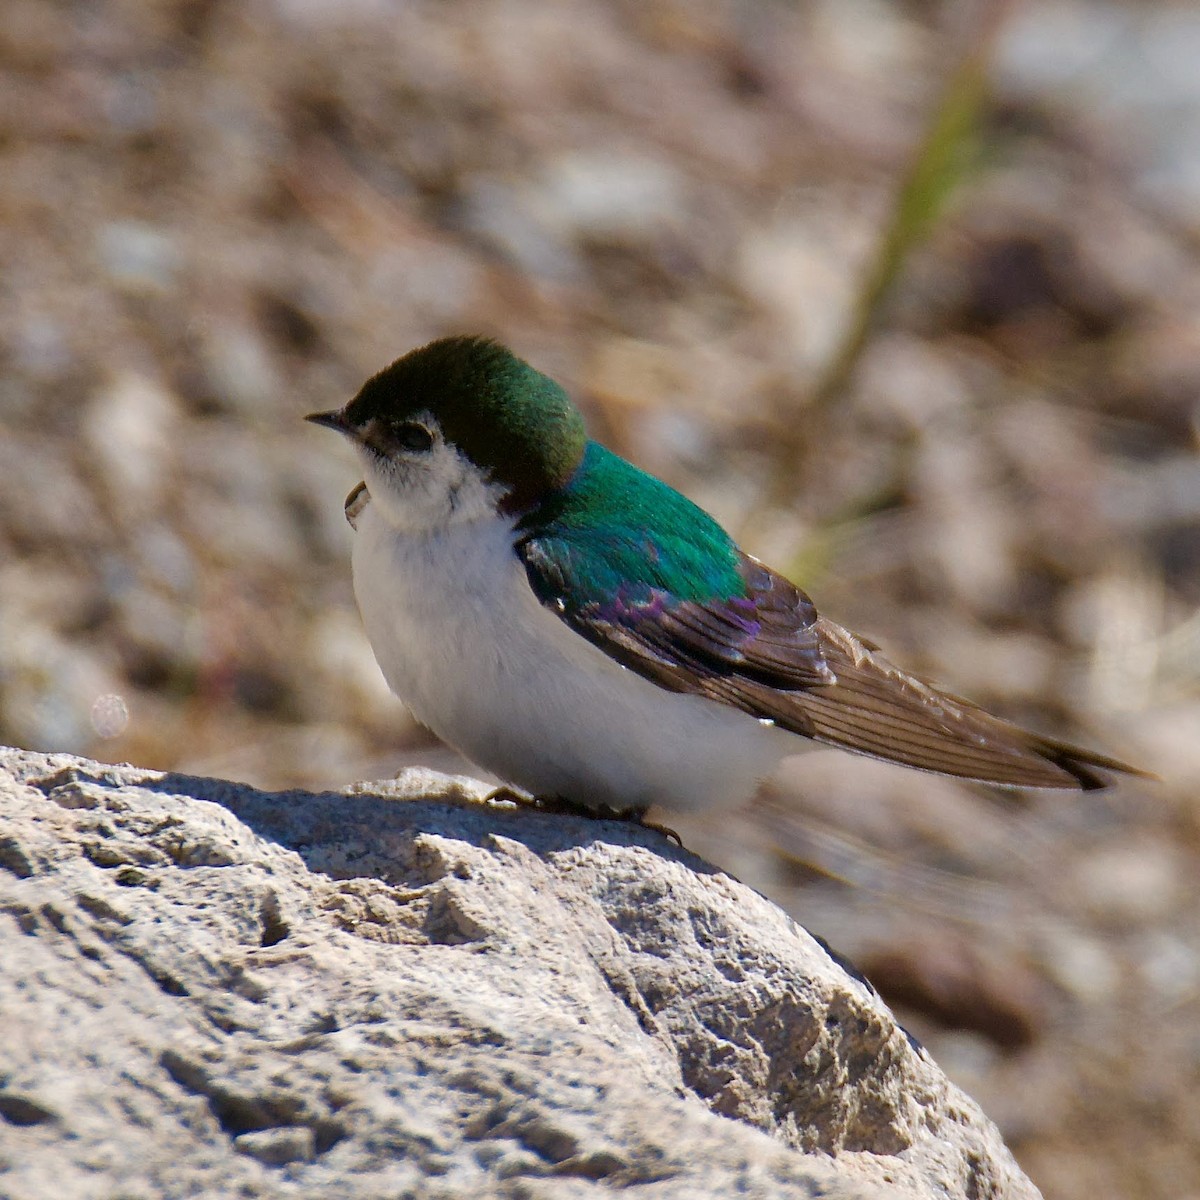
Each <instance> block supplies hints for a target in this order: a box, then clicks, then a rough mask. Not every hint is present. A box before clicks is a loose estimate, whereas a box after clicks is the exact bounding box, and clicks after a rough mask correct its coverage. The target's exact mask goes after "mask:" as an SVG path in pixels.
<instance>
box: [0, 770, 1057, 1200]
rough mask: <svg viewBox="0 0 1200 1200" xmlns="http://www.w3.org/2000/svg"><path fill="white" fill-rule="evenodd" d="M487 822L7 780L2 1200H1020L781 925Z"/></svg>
mask: <svg viewBox="0 0 1200 1200" xmlns="http://www.w3.org/2000/svg"><path fill="white" fill-rule="evenodd" d="M482 792H483V788H482V785H479V784H476V783H475V782H474V781H471V780H465V779H461V778H455V777H450V776H442V775H435V774H433V773H431V772H410V773H408V774H406V775H405V776H403V777H402V778H401V779H400V780H398V781H396V782H392V783H388V784H385V785H378V786H375V785H359V786H358V787H356V788H355V789H352V790H347V791H346V792H344V793H325V794H320V795H314V794H309V793H304V792H295V793H283V794H269V793H264V792H258V791H255V790H254V789H252V788H249V787H246V786H243V785H239V784H235V783H227V782H224V781H220V780H213V779H198V778H189V777H185V776H180V775H171V774H167V775H160V774H157V773H154V772H149V771H145V770H141V769H135V768H131V767H111V766H105V765H102V764H98V763H93V762H88V761H86V760H82V759H74V758H69V757H66V756H62V755H58V756H45V755H40V754H33V753H25V752H18V751H5V752H0V822H2V824H0V963H3V970H0V1028H2V1029H3V1037H2V1038H0V1194H2V1195H4V1196H5V1197H11V1198H12V1200H41V1198H44V1197H48V1196H54V1197H56V1198H57V1200H74V1198H76V1197H78V1198H81V1200H82V1198H91V1197H97V1198H99V1197H114V1196H118V1195H119V1196H122V1197H143V1196H144V1197H156V1198H157V1197H182V1196H200V1195H203V1196H235V1195H243V1196H247V1195H252V1196H256V1197H257V1196H266V1197H275V1196H280V1197H284V1196H316V1195H321V1196H333V1195H336V1196H339V1197H384V1196H386V1197H414V1198H415V1197H422V1198H425V1197H429V1198H433V1200H438V1198H449V1197H481V1196H496V1197H511V1198H514V1200H515V1198H517V1197H528V1198H532V1200H543V1198H544V1200H559V1198H564V1200H566V1198H574V1197H595V1196H601V1195H605V1194H608V1193H610V1192H613V1191H617V1190H621V1191H623V1192H628V1193H629V1194H630V1195H631V1196H638V1197H650V1198H654V1200H659V1198H674V1197H678V1198H679V1200H684V1198H687V1200H703V1198H705V1197H730V1196H743V1197H764V1198H766V1197H781V1198H785V1197H817V1196H821V1197H826V1198H828V1200H837V1198H841V1200H850V1198H864V1197H876V1196H889V1197H930V1198H932V1197H939V1198H943V1200H945V1198H954V1197H962V1198H964V1200H965V1198H966V1197H972V1198H985V1197H993V1198H999V1197H1004V1198H1006V1200H1008V1198H1011V1200H1016V1198H1025V1197H1036V1196H1037V1194H1038V1193H1037V1191H1036V1189H1035V1188H1034V1187H1033V1186H1032V1184H1030V1183H1029V1182H1028V1180H1027V1179H1025V1177H1024V1176H1023V1175H1022V1174H1021V1172H1020V1171H1019V1169H1018V1168H1017V1166H1016V1165H1015V1163H1014V1162H1013V1160H1012V1158H1011V1156H1010V1155H1009V1153H1008V1151H1007V1150H1006V1149H1005V1147H1004V1146H1003V1144H1002V1143H1001V1141H1000V1138H999V1135H998V1134H997V1132H996V1130H995V1128H994V1127H993V1126H992V1125H991V1123H990V1122H989V1121H988V1120H987V1119H986V1118H985V1117H984V1116H983V1114H982V1113H981V1112H980V1111H979V1109H978V1108H977V1107H976V1106H975V1104H974V1103H973V1102H972V1101H971V1100H969V1099H968V1098H967V1097H966V1096H964V1095H963V1094H962V1093H961V1092H959V1091H958V1090H957V1089H955V1088H954V1087H953V1086H952V1085H951V1084H949V1083H948V1082H947V1080H946V1079H945V1077H944V1076H943V1075H942V1073H941V1071H940V1070H939V1069H938V1068H937V1066H936V1065H935V1064H934V1063H933V1062H932V1060H931V1059H930V1058H929V1056H928V1054H926V1053H925V1052H924V1051H923V1050H921V1049H920V1048H919V1047H917V1046H916V1045H915V1044H914V1043H913V1042H912V1041H911V1040H910V1039H909V1038H908V1037H907V1036H906V1035H905V1033H904V1032H903V1030H902V1029H900V1028H899V1027H898V1026H897V1024H896V1022H895V1020H894V1019H893V1018H892V1016H891V1014H890V1013H889V1012H888V1011H887V1009H886V1008H885V1007H884V1005H883V1004H882V1002H881V1001H880V1000H879V998H878V997H877V996H876V995H875V994H874V993H873V991H872V990H871V989H870V988H869V986H867V985H866V984H865V983H863V982H862V981H861V980H860V979H858V978H857V977H855V976H854V975H853V974H852V973H848V972H847V970H846V969H844V967H843V966H842V965H839V963H838V962H837V961H836V960H835V959H834V958H833V957H831V955H830V953H829V952H828V951H827V950H826V949H825V948H824V947H823V946H822V945H821V944H820V943H819V942H818V941H816V940H815V939H813V938H812V937H811V936H810V935H809V934H807V933H806V932H805V931H804V930H803V929H801V928H800V927H799V926H797V925H796V924H795V923H794V922H793V921H791V920H790V919H789V918H788V917H787V916H786V915H785V914H784V913H783V912H781V911H780V910H779V909H778V908H776V907H775V906H773V905H772V904H770V903H768V902H767V901H766V900H764V899H763V898H762V897H760V896H758V895H757V894H756V893H754V892H752V891H751V890H750V889H748V888H746V887H744V886H743V885H741V884H740V883H738V882H737V881H736V880H734V879H732V878H730V877H729V876H727V875H724V874H722V873H721V872H720V871H719V870H717V869H716V868H715V867H713V866H711V865H709V864H707V863H705V862H703V861H701V860H699V859H697V858H696V857H694V856H693V855H690V854H688V853H687V852H686V851H683V850H680V849H678V848H677V847H675V846H674V845H673V844H672V843H670V842H669V841H668V840H667V839H666V838H665V837H664V836H662V835H661V834H660V833H657V832H655V831H653V830H650V829H643V828H638V827H632V826H628V825H622V824H615V823H611V822H599V821H589V820H584V819H574V818H570V817H565V816H557V815H554V816H551V815H545V814H541V813H535V812H529V811H525V810H517V809H513V808H510V807H505V806H501V805H495V804H486V803H483V802H482V799H481V797H482Z"/></svg>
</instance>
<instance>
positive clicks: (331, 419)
mask: <svg viewBox="0 0 1200 1200" xmlns="http://www.w3.org/2000/svg"><path fill="white" fill-rule="evenodd" d="M304 419H305V420H306V421H311V422H312V423H313V424H314V425H324V426H325V427H326V428H327V429H336V430H337V432H338V433H344V434H345V435H346V436H347V437H354V426H353V425H351V424H350V422H349V421H348V420H347V419H346V410H345V409H344V408H335V409H334V410H333V411H332V412H322V413H309V414H308V416H307V417H305V418H304Z"/></svg>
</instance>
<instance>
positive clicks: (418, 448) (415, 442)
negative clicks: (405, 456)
mask: <svg viewBox="0 0 1200 1200" xmlns="http://www.w3.org/2000/svg"><path fill="white" fill-rule="evenodd" d="M392 437H393V438H394V439H395V442H396V445H397V446H399V447H400V449H401V450H408V451H411V452H412V453H413V454H427V453H428V452H429V451H430V450H432V449H433V434H432V433H430V432H429V430H428V429H426V428H425V426H424V425H418V424H417V422H416V421H402V422H401V423H400V424H399V425H395V426H393V427H392Z"/></svg>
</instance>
